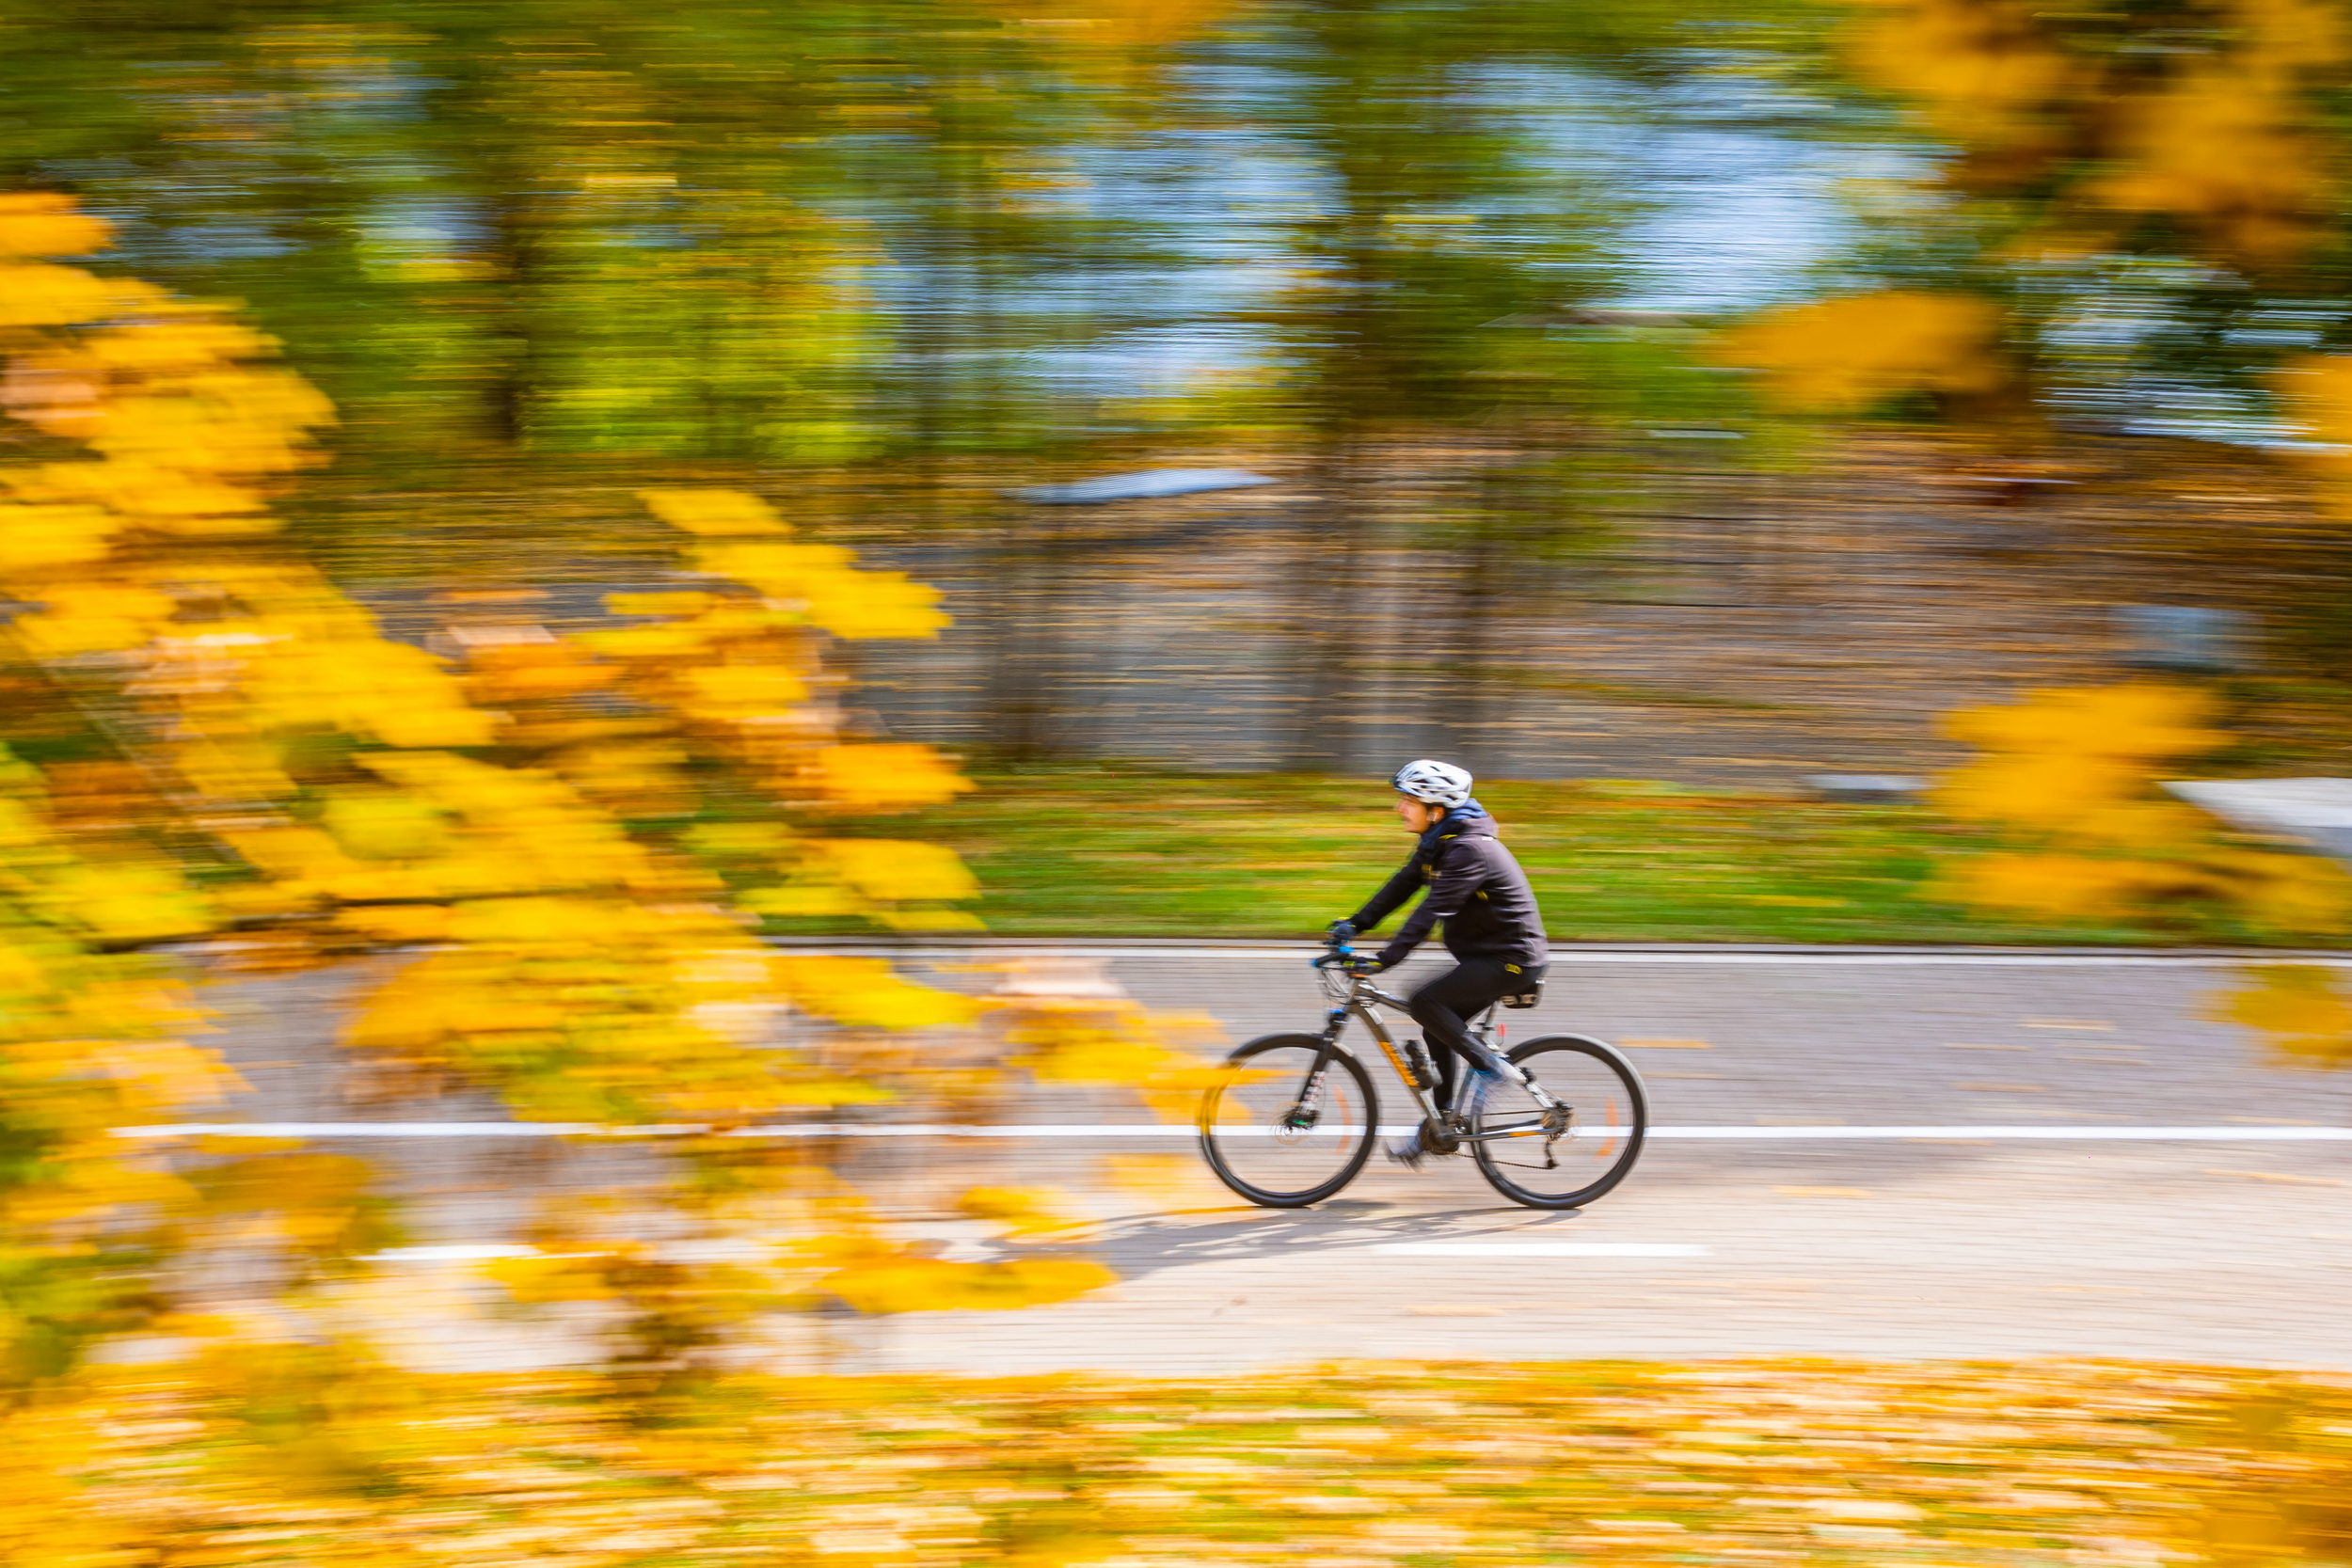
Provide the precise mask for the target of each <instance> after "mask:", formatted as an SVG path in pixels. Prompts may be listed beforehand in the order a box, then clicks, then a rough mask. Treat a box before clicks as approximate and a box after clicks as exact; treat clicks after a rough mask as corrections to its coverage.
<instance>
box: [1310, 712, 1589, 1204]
mask: <svg viewBox="0 0 2352 1568" xmlns="http://www.w3.org/2000/svg"><path fill="white" fill-rule="evenodd" d="M1390 783H1391V784H1392V785H1394V787H1395V789H1396V792H1397V800H1396V814H1397V816H1399V817H1400V818H1402V819H1403V820H1404V823H1405V826H1406V828H1408V829H1410V830H1411V831H1412V832H1414V833H1416V834H1417V835H1419V842H1418V843H1416V844H1415V845H1414V846H1413V852H1412V854H1411V855H1410V856H1408V857H1407V858H1406V862H1405V864H1404V866H1403V868H1402V869H1400V870H1399V871H1398V872H1397V874H1396V875H1395V876H1393V877H1391V878H1390V879H1389V880H1388V883H1387V885H1386V886H1384V887H1382V888H1381V889H1380V891H1379V892H1377V893H1375V894H1374V895H1372V897H1371V899H1370V900H1369V901H1368V902H1367V903H1366V904H1365V905H1364V907H1363V908H1362V909H1360V910H1358V911H1356V912H1355V913H1354V914H1353V915H1351V916H1350V917H1348V918H1347V919H1345V920H1335V921H1333V922H1332V923H1331V927H1330V935H1331V937H1332V939H1333V940H1335V941H1345V940H1348V939H1351V938H1353V937H1354V936H1355V935H1356V934H1357V933H1359V932H1362V931H1370V930H1372V929H1374V928H1375V927H1377V926H1378V925H1379V924H1380V922H1382V921H1383V920H1386V919H1387V918H1388V917H1389V916H1390V914H1391V913H1392V912H1394V911H1396V910H1397V909H1398V908H1400V907H1401V906H1402V905H1404V904H1405V903H1406V900H1408V899H1410V898H1411V897H1412V896H1413V895H1414V894H1415V893H1417V892H1420V891H1421V890H1422V888H1424V887H1425V888H1427V889H1428V895H1427V896H1426V897H1424V898H1423V899H1422V901H1421V907H1420V908H1419V909H1416V910H1415V911H1413V912H1412V914H1411V915H1410V916H1409V917H1407V919H1406V922H1405V924H1404V925H1403V926H1402V927H1398V929H1397V933H1396V935H1395V936H1394V937H1393V938H1392V939H1391V941H1390V942H1389V944H1388V945H1387V946H1386V947H1384V948H1382V949H1381V950H1380V952H1379V955H1378V956H1377V957H1376V958H1374V959H1373V960H1372V961H1371V964H1370V965H1369V966H1368V967H1370V968H1371V969H1372V970H1373V971H1374V972H1375V973H1377V972H1378V971H1380V970H1384V969H1393V968H1395V967H1396V966H1397V965H1398V964H1400V963H1403V962H1404V961H1405V958H1406V955H1407V954H1409V953H1410V952H1412V950H1413V949H1414V948H1416V947H1418V946H1420V945H1421V942H1422V939H1423V938H1425V937H1427V936H1428V935H1429V932H1430V930H1431V928H1432V927H1435V926H1436V925H1437V924H1438V922H1439V921H1443V922H1445V945H1446V949H1447V951H1449V952H1451V953H1452V954H1453V955H1454V968H1452V969H1451V970H1448V971H1447V972H1446V973H1445V974H1440V975H1438V977H1437V978H1436V979H1434V980H1432V981H1430V982H1429V983H1428V984H1427V985H1424V986H1422V988H1421V989H1420V990H1416V991H1414V992H1413V994H1412V996H1411V998H1410V999H1409V1001H1408V1002H1407V1004H1406V1006H1408V1007H1409V1008H1410V1009H1411V1011H1412V1015H1413V1018H1414V1020H1415V1021H1416V1022H1419V1023H1420V1024H1421V1027H1422V1035H1423V1036H1424V1037H1426V1038H1427V1040H1428V1042H1429V1054H1430V1056H1431V1058H1432V1059H1433V1063H1434V1065H1435V1066H1436V1068H1437V1069H1438V1085H1439V1088H1438V1094H1439V1101H1438V1103H1439V1104H1440V1105H1442V1106H1444V1107H1446V1108H1447V1109H1449V1110H1457V1111H1461V1112H1463V1113H1465V1114H1467V1115H1472V1116H1474V1115H1476V1114H1477V1111H1478V1109H1479V1106H1480V1105H1481V1103H1482V1102H1483V1101H1485V1098H1486V1092H1487V1090H1489V1089H1490V1088H1491V1087H1492V1086H1493V1085H1495V1084H1496V1083H1498V1082H1499V1081H1500V1079H1501V1073H1502V1069H1501V1066H1500V1064H1499V1063H1497V1062H1496V1061H1495V1059H1494V1058H1493V1057H1492V1056H1491V1055H1489V1054H1488V1053H1486V1051H1484V1050H1482V1049H1481V1048H1480V1047H1479V1046H1477V1045H1475V1044H1474V1043H1472V1042H1471V1040H1470V1031H1469V1024H1470V1020H1471V1019H1473V1018H1475V1017H1477V1016H1478V1015H1479V1014H1480V1013H1482V1012H1485V1011H1486V1009H1487V1008H1488V1007H1490V1006H1494V1005H1495V1003H1497V1002H1499V1001H1501V1000H1502V998H1504V997H1506V996H1516V995H1519V994H1522V993H1525V992H1528V991H1533V990H1535V989H1536V988H1537V987H1538V986H1539V985H1541V984H1542V983H1543V977H1544V970H1545V968H1546V967H1547V966H1548V964H1549V958H1550V950H1549V948H1548V947H1546V946H1545V944H1544V923H1543V917H1542V915H1541V914H1539V913H1538V912H1537V911H1536V909H1535V894H1534V889H1533V888H1531V887H1529V886H1528V885H1527V873H1525V872H1524V871H1522V870H1520V869H1519V863H1518V861H1517V860H1515V859H1513V858H1512V854H1511V851H1510V850H1508V849H1506V848H1504V847H1502V840H1501V839H1499V838H1497V837H1496V836H1495V820H1494V818H1493V817H1491V816H1487V815H1486V808H1485V807H1484V806H1482V805H1480V804H1479V803H1478V802H1477V801H1476V800H1472V799H1470V783H1471V780H1470V774H1469V773H1468V772H1467V771H1466V770H1464V769H1462V768H1456V767H1454V766H1453V765H1452V764H1451V763H1444V762H1434V761H1431V760H1429V759H1426V758H1423V759H1422V760H1421V761H1419V762H1408V763H1406V765H1405V766H1404V767H1403V768H1398V769H1397V771H1396V777H1395V778H1393V779H1391V781H1390ZM1457 1057H1458V1058H1459V1059H1460V1060H1461V1061H1462V1062H1463V1063H1465V1064H1467V1067H1468V1083H1467V1085H1465V1086H1466V1090H1467V1092H1466V1093H1464V1094H1463V1095H1462V1096H1461V1097H1460V1098H1458V1099H1457V1098H1456V1095H1455V1088H1456V1085H1457V1083H1458V1082H1459V1081H1460V1080H1459V1077H1458V1075H1457V1073H1456V1070H1455V1059H1456V1058H1457ZM1426 1151H1427V1150H1426V1148H1425V1147H1424V1145H1423V1144H1422V1135H1421V1133H1419V1132H1415V1133H1414V1134H1413V1135H1412V1136H1411V1137H1409V1138H1406V1139H1404V1140H1402V1141H1400V1142H1398V1143H1396V1144H1393V1145H1391V1147H1390V1149H1389V1155H1390V1158H1391V1159H1393V1160H1396V1161H1398V1162H1400V1163H1402V1164H1407V1165H1417V1164H1420V1163H1421V1157H1422V1154H1423V1153H1425V1152H1426Z"/></svg>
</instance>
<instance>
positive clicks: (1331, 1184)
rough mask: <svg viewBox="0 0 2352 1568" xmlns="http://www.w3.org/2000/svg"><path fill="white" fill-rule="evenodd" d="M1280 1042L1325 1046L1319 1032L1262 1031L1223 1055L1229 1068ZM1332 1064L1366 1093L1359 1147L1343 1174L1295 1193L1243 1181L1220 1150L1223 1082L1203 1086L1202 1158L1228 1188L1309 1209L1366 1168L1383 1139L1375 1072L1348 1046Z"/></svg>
mask: <svg viewBox="0 0 2352 1568" xmlns="http://www.w3.org/2000/svg"><path fill="white" fill-rule="evenodd" d="M1276 1046H1302V1047H1304V1048H1305V1049H1307V1050H1309V1051H1316V1050H1320V1049H1322V1046H1323V1039H1322V1037H1321V1036H1318V1035H1299V1034H1286V1035H1261V1036H1259V1037H1257V1038H1256V1039H1254V1040H1250V1041H1248V1042H1247V1043H1245V1044H1242V1045H1239V1046H1236V1047H1234V1048H1233V1051H1232V1053H1231V1054H1229V1055H1228V1056H1227V1057H1226V1058H1225V1063H1226V1065H1227V1066H1228V1067H1231V1066H1232V1065H1234V1064H1235V1063H1238V1062H1246V1061H1248V1059H1249V1058H1250V1057H1252V1056H1255V1055H1257V1054H1258V1053H1261V1052H1264V1051H1271V1050H1273V1049H1274V1048H1275V1047H1276ZM1331 1063H1332V1066H1334V1067H1336V1068H1339V1069H1342V1070H1343V1071H1345V1072H1346V1073H1347V1074H1348V1075H1349V1076H1350V1077H1352V1078H1354V1079H1355V1081H1356V1087H1357V1089H1358V1090H1359V1092H1361V1093H1362V1095H1363V1097H1364V1135H1363V1139H1362V1141H1361V1142H1360V1143H1359V1144H1358V1145H1357V1146H1356V1152H1355V1153H1354V1154H1352V1155H1350V1156H1349V1157H1348V1160H1347V1163H1346V1164H1344V1165H1343V1166H1341V1167H1340V1172H1339V1174H1338V1175H1337V1176H1334V1177H1332V1178H1331V1179H1330V1180H1328V1181H1326V1182H1324V1183H1323V1184H1321V1185H1320V1186H1317V1187H1312V1188H1309V1189H1306V1190H1304V1191H1301V1192H1297V1193H1269V1192H1267V1191H1266V1190H1265V1189H1263V1188H1262V1187H1254V1186H1252V1185H1250V1184H1249V1183H1248V1181H1245V1180H1242V1179H1241V1178H1240V1177H1239V1176H1237V1175H1235V1174H1234V1172H1233V1170H1232V1167H1231V1166H1230V1165H1228V1164H1226V1163H1225V1161H1224V1160H1223V1159H1222V1158H1221V1157H1220V1156H1219V1155H1218V1153H1217V1148H1216V1123H1215V1121H1214V1119H1213V1113H1214V1112H1215V1109H1216V1097H1217V1096H1219V1095H1220V1094H1222V1093H1223V1092H1224V1088H1223V1086H1222V1085H1212V1086H1211V1087H1210V1088H1208V1089H1206V1090H1204V1091H1203V1092H1202V1094H1201V1096H1200V1157H1201V1158H1202V1159H1203V1160H1205V1161H1207V1162H1208V1164H1209V1169H1210V1171H1211V1172H1212V1173H1214V1174H1215V1175H1216V1179H1217V1180H1219V1181H1222V1182H1224V1183H1225V1185H1226V1186H1227V1187H1229V1188H1231V1189H1232V1191H1233V1192H1235V1193H1236V1194H1238V1195H1240V1196H1243V1197H1245V1198H1248V1200H1249V1201H1250V1202H1252V1203H1254V1204H1256V1205H1258V1207H1260V1208H1261V1209H1305V1208H1308V1207H1311V1205H1313V1204H1317V1203H1321V1202H1322V1201H1323V1200H1324V1199H1325V1198H1327V1197H1331V1196H1336V1195H1337V1194H1338V1193H1339V1192H1340V1191H1341V1190H1342V1189H1343V1188H1345V1187H1346V1185H1347V1184H1348V1183H1349V1182H1350V1181H1353V1180H1356V1178H1357V1176H1358V1175H1359V1173H1361V1171H1362V1170H1363V1168H1364V1162H1365V1161H1367V1160H1369V1159H1371V1158H1372V1146H1373V1145H1374V1144H1375V1143H1377V1142H1379V1141H1380V1101H1379V1097H1378V1095H1377V1094H1376V1093H1375V1091H1374V1089H1373V1085H1372V1074H1371V1073H1369V1072H1366V1071H1365V1070H1364V1064H1363V1063H1361V1062H1359V1061H1358V1060H1357V1059H1356V1057H1355V1056H1354V1055H1353V1054H1351V1053H1348V1052H1345V1051H1334V1052H1332V1053H1331Z"/></svg>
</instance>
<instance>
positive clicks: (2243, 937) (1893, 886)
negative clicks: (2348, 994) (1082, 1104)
mask: <svg viewBox="0 0 2352 1568" xmlns="http://www.w3.org/2000/svg"><path fill="white" fill-rule="evenodd" d="M978 783H979V784H980V785H981V789H980V791H979V793H977V795H971V796H966V797H964V798H963V799H962V800H959V801H957V802H956V803H955V804H954V805H952V806H948V807H944V808H941V809H938V810H934V811H930V812H926V813H921V814H918V815H915V816H908V817H898V818H894V819H892V820H891V821H890V822H889V824H888V825H887V827H883V826H882V825H880V824H877V827H876V831H877V832H888V833H889V834H891V835H892V836H907V837H920V838H927V839H930V840H932V841H933V842H936V843H944V844H947V845H950V846H953V847H955V848H957V849H958V850H960V851H961V852H962V854H963V855H964V856H965V858H966V859H967V860H968V861H969V863H971V865H972V867H973V869H974V870H975V871H976V872H977V874H978V876H979V878H980V879H981V882H982V883H983V884H984V886H985V887H986V889H987V894H986V896H985V898H984V899H983V900H982V902H981V904H980V906H979V908H978V911H977V912H978V913H979V914H980V916H981V918H982V919H984V920H985V921H986V922H987V923H988V927H989V929H990V930H991V931H993V932H995V933H997V934H999V935H1007V936H1103V937H1110V936H1159V935H1168V936H1195V937H1219V936H1228V937H1294V936H1305V935H1310V934H1312V933H1315V932H1319V931H1320V930H1321V929H1322V928H1323V927H1324V926H1325V925H1326V924H1327V923H1328V922H1330V921H1331V920H1334V919H1336V918H1338V917H1340V916H1342V915H1345V914H1348V913H1351V912H1352V911H1354V910H1355V909H1356V908H1357V906H1358V905H1359V904H1360V903H1362V901H1363V900H1364V898H1365V897H1366V896H1367V895H1370V894H1371V893H1372V891H1373V890H1374V889H1375V888H1376V887H1377V886H1379V884H1380V882H1381V880H1382V879H1384V878H1385V877H1387V876H1388V875H1389V873H1390V872H1391V871H1392V870H1394V869H1395V868H1396V866H1397V865H1398V864H1399V863H1401V862H1402V860H1403V859H1404V856H1405V853H1406V849H1407V847H1409V842H1410V841H1409V838H1408V836H1407V834H1406V832H1405V830H1404V828H1403V826H1402V825H1401V824H1400V823H1398V821H1397V820H1396V818H1395V817H1394V816H1393V815H1391V800H1393V797H1392V796H1391V794H1390V793H1389V791H1388V789H1387V787H1386V785H1385V784H1384V783H1383V782H1382V781H1378V780H1373V781H1363V780H1335V779H1329V778H1322V777H1314V776H1303V775H1263V774H1251V775H1220V774H1199V773H1177V772H1159V771H1147V770H1140V769H1132V768H1055V769H1048V770H1041V771H1035V772H1026V773H1021V774H1016V775H1002V774H999V775H988V776H982V777H981V778H980V779H979V780H978ZM1479 799H1480V800H1483V801H1484V802H1485V803H1486V805H1487V807H1488V808H1489V809H1491V810H1492V811H1493V812H1494V814H1495V816H1496V818H1497V819H1498V821H1499V822H1500V823H1501V824H1502V832H1503V839H1504V842H1506V843H1507V844H1509V845H1510V846H1511V847H1512V848H1513V850H1515V851H1516V852H1517V853H1518V857H1519V859H1520V861H1521V862H1522V863H1524V864H1525V865H1526V866H1527V868H1528V872H1529V875H1530V876H1531V877H1532V878H1533V879H1534V884H1535V893H1536V897H1537V898H1538V900H1539V901H1540V902H1541V903H1542V905H1543V910H1544V915H1545V918H1546V921H1547V923H1548V924H1549V928H1550V932H1551V935H1552V937H1553V938H1554V939H1555V940H1559V941H1571V942H1574V941H1585V942H1594V941H1615V942H1626V941H1650V942H2072V943H2100V942H2110V943H2111V942H2184V941H2202V942H2212V941H2236V942H2245V941H2250V940H2255V939H2254V938H2252V937H2251V936H2250V935H2249V933H2246V932H2243V931H2233V930H2227V929H2222V928H2219V927H2214V926H2211V925H2206V924H2197V925H2186V924H2181V923H2174V924H2170V925H2157V924H2154V923H2153V922H2152V923H2149V924H2145V925H2130V926H2126V925H2109V924H2082V925H2025V924H2014V923H2009V922H2001V921H1994V920H1987V919H1983V918H1979V917H1976V916H1972V915H1971V914H1970V912H1969V911H1966V910H1963V909H1961V908H1959V907H1957V906H1955V905H1952V904H1949V903H1946V902H1943V901H1940V900H1938V899H1937V898H1936V897H1935V896H1933V894H1932V891H1931V884H1932V882H1933V879H1934V877H1935V874H1936V871H1937V868H1938V866H1939V864H1940V863H1942V862H1944V861H1945V860H1947V859H1949V858H1951V857H1955V856H1959V855H1964V854H1967V853H1971V852H1974V851H1978V850H1981V849H1984V848H1988V847H1991V845H1990V843H1989V841H1987V840H1986V839H1985V838H1983V837H1982V836H1981V835H1979V834H1978V833H1976V832H1971V831H1968V830H1964V829H1960V828H1956V827H1953V826H1951V825H1949V824H1947V823H1943V822H1939V821H1938V820H1937V819H1936V818H1935V817H1934V816H1932V815H1931V813H1929V812H1928V811H1926V810H1924V809H1921V808H1917V807H1907V806H1860V805H1841V804H1831V803H1817V802H1810V801H1803V800H1786V799H1781V798H1775V797H1769V796H1758V795H1733V794H1708V793H1699V792H1694V791H1690V790H1684V789H1679V788H1677V787H1676V786H1673V785H1668V784H1633V783H1601V782H1588V783H1575V784H1491V785H1484V786H1482V787H1481V788H1480V790H1479ZM1391 928H1392V927H1391Z"/></svg>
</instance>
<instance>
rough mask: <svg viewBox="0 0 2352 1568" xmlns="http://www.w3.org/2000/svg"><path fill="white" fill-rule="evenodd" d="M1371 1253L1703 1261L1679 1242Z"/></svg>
mask: <svg viewBox="0 0 2352 1568" xmlns="http://www.w3.org/2000/svg"><path fill="white" fill-rule="evenodd" d="M1371 1250H1373V1251H1374V1252H1400V1253H1406V1254H1408V1255H1410V1256H1412V1257H1416V1258H1704V1257H1706V1256H1707V1255H1708V1248H1706V1247H1703V1246H1691V1245H1687V1244H1686V1243H1681V1242H1383V1243H1381V1244H1379V1245H1378V1246H1375V1247H1374V1248H1372V1249H1371Z"/></svg>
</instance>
